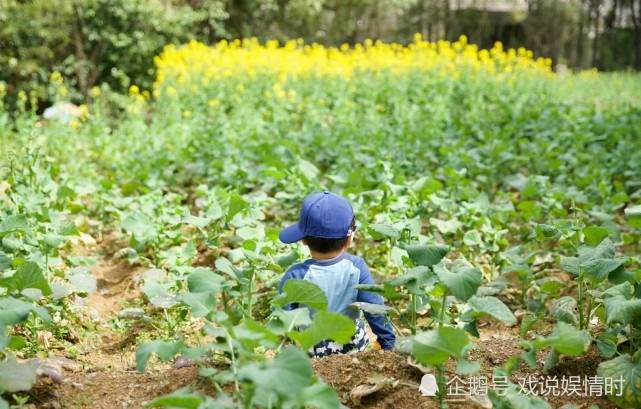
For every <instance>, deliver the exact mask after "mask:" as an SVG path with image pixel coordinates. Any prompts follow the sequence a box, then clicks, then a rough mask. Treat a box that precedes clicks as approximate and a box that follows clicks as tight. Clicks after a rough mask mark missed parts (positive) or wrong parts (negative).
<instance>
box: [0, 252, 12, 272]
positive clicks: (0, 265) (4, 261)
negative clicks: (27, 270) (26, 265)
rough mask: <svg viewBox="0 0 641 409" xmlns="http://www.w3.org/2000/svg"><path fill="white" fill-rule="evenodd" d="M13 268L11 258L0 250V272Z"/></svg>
mask: <svg viewBox="0 0 641 409" xmlns="http://www.w3.org/2000/svg"><path fill="white" fill-rule="evenodd" d="M10 268H11V259H10V258H9V256H8V255H6V254H5V253H4V252H3V251H1V250H0V273H1V272H3V271H4V270H8V269H10Z"/></svg>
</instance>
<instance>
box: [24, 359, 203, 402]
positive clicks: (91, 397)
mask: <svg viewBox="0 0 641 409" xmlns="http://www.w3.org/2000/svg"><path fill="white" fill-rule="evenodd" d="M197 377H198V370H197V369H196V368H195V367H191V368H181V369H169V370H165V371H157V372H148V373H144V374H141V373H138V372H137V371H136V370H135V369H134V370H128V371H125V370H113V371H108V370H98V371H96V372H91V371H88V372H87V371H85V372H79V373H75V374H68V375H67V377H66V379H65V382H64V383H63V384H60V385H56V384H52V383H51V382H50V381H48V380H46V379H45V380H41V381H40V382H39V383H38V384H37V385H36V387H35V388H34V389H33V390H32V391H31V395H32V397H33V399H32V400H33V402H34V403H35V404H36V407H38V408H43V409H44V408H49V409H54V408H69V409H71V408H73V409H79V408H94V409H114V408H141V407H143V406H144V405H145V404H146V403H148V402H149V401H151V400H152V399H153V398H155V397H158V396H161V395H164V394H167V393H170V392H173V391H175V390H176V389H179V388H182V387H184V386H187V385H190V384H192V383H194V381H195V380H196V379H197Z"/></svg>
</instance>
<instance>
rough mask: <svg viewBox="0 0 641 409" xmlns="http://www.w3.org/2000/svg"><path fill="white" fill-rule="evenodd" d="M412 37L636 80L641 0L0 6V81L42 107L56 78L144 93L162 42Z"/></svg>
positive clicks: (10, 1) (105, 1)
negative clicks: (514, 52) (528, 55)
mask: <svg viewBox="0 0 641 409" xmlns="http://www.w3.org/2000/svg"><path fill="white" fill-rule="evenodd" d="M414 33H421V34H422V35H423V37H424V38H427V39H430V40H438V39H448V40H455V39H457V38H458V37H459V36H460V35H461V34H465V35H467V37H468V38H469V41H470V42H473V43H476V44H479V45H480V46H481V47H491V46H492V45H493V43H494V42H495V41H501V42H503V44H504V45H505V46H506V47H521V46H522V47H526V48H528V49H531V50H533V51H534V53H535V55H537V56H544V57H550V58H552V59H553V61H554V63H555V64H556V65H558V66H561V65H564V66H567V67H570V68H575V69H586V68H590V67H596V68H599V69H601V70H615V69H641V0H0V67H2V69H0V82H3V83H4V84H5V85H4V89H6V91H5V92H6V93H8V94H9V99H11V98H14V99H15V98H16V95H17V94H18V92H19V91H20V90H25V91H27V92H29V93H30V95H31V96H32V98H36V99H46V98H47V96H48V95H49V94H50V92H49V90H48V84H49V75H50V74H51V72H53V71H58V72H60V73H62V74H63V76H64V77H65V78H66V79H67V80H68V82H69V83H70V84H71V85H72V89H73V90H74V91H73V92H74V94H73V95H71V96H70V98H72V99H78V100H80V99H83V98H86V97H87V96H88V94H89V91H90V89H91V88H92V87H94V86H96V85H97V84H108V85H109V86H110V87H111V88H113V89H116V90H122V89H126V88H127V87H128V86H129V85H130V84H132V83H135V84H139V85H142V86H143V87H149V86H150V85H151V81H153V75H154V67H153V56H154V55H156V54H158V53H159V52H160V51H161V49H162V47H163V46H164V45H165V44H167V43H170V42H172V43H180V42H185V41H188V40H190V39H198V40H201V41H205V42H209V43H213V42H216V41H218V40H221V39H232V38H239V37H258V38H259V39H262V40H265V39H270V38H274V39H279V40H286V39H290V38H303V39H304V40H305V41H307V42H321V43H323V44H326V45H341V44H344V43H348V44H354V43H356V42H360V41H363V40H364V39H366V38H372V39H380V40H384V41H397V42H401V43H407V42H409V41H411V40H412V35H413V34H414Z"/></svg>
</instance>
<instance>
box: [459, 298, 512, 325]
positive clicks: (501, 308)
mask: <svg viewBox="0 0 641 409" xmlns="http://www.w3.org/2000/svg"><path fill="white" fill-rule="evenodd" d="M467 304H468V305H469V306H470V307H471V308H472V309H473V310H474V311H476V312H477V313H481V314H487V315H489V316H491V317H493V318H496V319H497V320H499V321H502V322H503V323H505V324H506V325H509V326H512V325H514V324H516V317H515V316H514V314H513V313H512V311H510V309H509V308H508V307H507V306H506V305H505V304H504V303H503V301H501V300H499V299H498V298H496V297H489V296H488V297H479V296H476V295H474V296H472V297H471V298H470V299H469V300H467Z"/></svg>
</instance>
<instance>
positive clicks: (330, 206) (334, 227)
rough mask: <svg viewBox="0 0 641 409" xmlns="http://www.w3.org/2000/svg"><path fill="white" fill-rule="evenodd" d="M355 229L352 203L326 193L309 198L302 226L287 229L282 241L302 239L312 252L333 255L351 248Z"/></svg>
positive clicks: (296, 225) (301, 218)
mask: <svg viewBox="0 0 641 409" xmlns="http://www.w3.org/2000/svg"><path fill="white" fill-rule="evenodd" d="M355 229H356V224H355V220H354V211H353V210H352V206H350V204H349V202H348V201H347V200H345V198H343V197H341V196H339V195H337V194H335V193H331V192H327V191H325V192H321V193H314V194H311V195H309V196H307V197H306V198H305V200H304V201H303V205H302V206H301V211H300V217H299V220H298V223H295V224H293V225H291V226H289V227H287V228H285V229H283V230H282V231H281V232H280V240H281V241H282V242H283V243H294V242H297V241H300V240H302V241H303V243H305V244H306V245H307V246H308V247H309V248H310V250H312V252H316V253H321V254H332V253H337V252H341V251H343V250H345V249H346V248H347V247H349V245H350V244H351V242H352V236H353V233H354V230H355Z"/></svg>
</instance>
